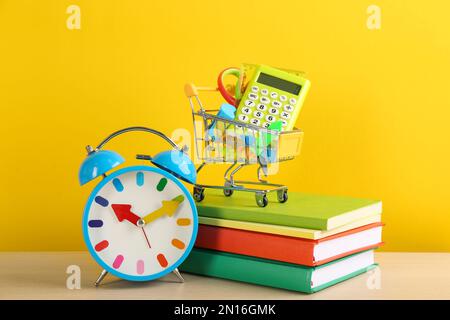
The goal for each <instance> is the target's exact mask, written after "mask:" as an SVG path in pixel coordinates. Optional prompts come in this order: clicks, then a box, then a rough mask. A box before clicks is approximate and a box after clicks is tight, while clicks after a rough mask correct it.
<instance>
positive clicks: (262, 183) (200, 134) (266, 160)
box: [185, 84, 303, 207]
mask: <svg viewBox="0 0 450 320" xmlns="http://www.w3.org/2000/svg"><path fill="white" fill-rule="evenodd" d="M200 91H210V92H214V91H217V89H216V88H210V87H196V86H195V85H193V84H186V86H185V94H186V96H187V97H188V99H189V104H190V106H191V109H192V119H193V123H194V139H195V142H194V144H195V150H196V155H197V158H198V159H199V160H200V161H201V164H200V166H199V167H198V168H197V173H199V172H200V170H202V169H203V168H204V167H205V166H206V165H207V164H219V163H227V164H230V166H229V167H228V168H227V169H226V171H225V174H224V179H225V182H224V184H223V185H204V184H198V183H197V184H195V185H194V192H193V196H194V199H195V200H196V201H197V202H200V201H202V200H203V199H204V197H205V193H204V191H205V189H206V188H212V189H222V190H223V193H224V195H225V196H227V197H230V196H231V195H232V194H233V192H234V191H245V192H253V193H255V198H256V203H257V204H258V206H260V207H265V206H267V204H268V199H267V194H268V193H269V192H277V197H278V201H279V202H281V203H284V202H286V201H287V200H288V194H287V191H288V188H287V186H285V185H282V184H274V183H269V182H268V181H267V180H265V178H266V177H267V175H268V166H269V165H271V164H274V163H278V162H282V161H287V160H292V159H294V158H295V156H297V155H298V154H299V153H300V147H301V143H302V140H303V132H302V131H301V130H298V129H295V128H294V130H292V131H282V132H280V131H277V130H269V129H266V128H262V127H259V126H255V125H252V124H247V123H243V122H239V121H234V120H229V119H225V118H222V117H219V116H216V115H213V114H211V113H210V112H216V111H218V110H206V109H205V108H204V107H203V104H202V102H201V100H200V98H199V94H198V93H199V92H200ZM248 165H257V166H258V167H257V181H243V180H236V179H235V175H236V173H237V172H238V171H239V170H241V169H242V168H244V167H245V166H248Z"/></svg>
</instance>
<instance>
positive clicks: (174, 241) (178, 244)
mask: <svg viewBox="0 0 450 320" xmlns="http://www.w3.org/2000/svg"><path fill="white" fill-rule="evenodd" d="M172 245H173V246H174V247H175V248H177V249H180V250H182V249H184V248H185V247H186V245H185V244H184V242H183V241H181V240H179V239H172Z"/></svg>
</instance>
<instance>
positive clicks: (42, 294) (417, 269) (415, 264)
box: [0, 252, 450, 299]
mask: <svg viewBox="0 0 450 320" xmlns="http://www.w3.org/2000/svg"><path fill="white" fill-rule="evenodd" d="M376 261H377V262H378V263H379V264H380V269H379V271H380V272H379V275H380V277H381V281H380V282H379V283H380V286H379V288H377V287H376V286H375V287H374V285H373V284H374V282H371V281H370V279H373V276H374V275H371V274H363V275H360V276H358V277H356V278H353V279H350V280H348V281H345V282H343V283H340V284H337V285H335V286H333V287H330V288H328V289H325V290H323V291H321V292H318V293H315V294H312V295H307V294H302V293H298V292H291V291H286V290H280V289H273V288H268V287H262V286H256V285H251V284H246V283H241V282H234V281H228V280H221V279H216V278H207V277H200V276H195V275H191V274H183V276H184V278H185V280H186V282H185V283H178V282H177V280H176V277H175V276H174V275H172V274H171V275H168V276H167V277H165V278H163V279H160V280H156V281H151V282H145V283H133V282H128V281H123V280H120V279H117V278H115V277H113V276H111V275H108V276H107V277H106V278H105V280H104V282H103V283H102V285H101V286H100V287H98V288H96V287H94V286H93V282H94V281H95V280H96V278H97V276H98V274H99V272H100V271H101V269H100V267H99V266H98V265H97V264H96V263H95V262H94V261H93V259H92V258H91V257H90V256H89V254H88V253H87V252H27V253H24V252H20V253H19V252H3V253H0V299H450V253H387V252H380V253H376ZM69 265H77V266H79V267H80V270H81V289H78V290H77V289H73V290H70V289H68V288H67V286H66V280H67V277H68V276H69V275H68V274H67V273H66V270H67V267H68V266H69ZM370 277H372V278H370ZM367 283H372V285H371V286H368V285H367Z"/></svg>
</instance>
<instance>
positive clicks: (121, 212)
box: [111, 204, 140, 226]
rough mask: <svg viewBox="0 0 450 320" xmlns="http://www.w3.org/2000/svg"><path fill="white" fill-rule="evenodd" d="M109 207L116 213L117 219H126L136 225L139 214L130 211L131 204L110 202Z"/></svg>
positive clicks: (120, 220)
mask: <svg viewBox="0 0 450 320" xmlns="http://www.w3.org/2000/svg"><path fill="white" fill-rule="evenodd" d="M111 208H112V209H113V211H114V213H115V214H116V217H117V219H118V220H119V222H122V221H123V220H127V221H129V222H131V223H132V224H134V225H135V226H137V222H138V220H139V219H140V217H139V216H137V215H135V214H134V213H133V212H131V205H129V204H112V205H111Z"/></svg>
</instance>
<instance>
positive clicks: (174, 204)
mask: <svg viewBox="0 0 450 320" xmlns="http://www.w3.org/2000/svg"><path fill="white" fill-rule="evenodd" d="M183 201H184V196H183V195H181V194H180V195H179V196H177V197H175V198H173V199H172V200H163V201H162V206H161V207H160V208H159V209H156V210H155V211H153V212H151V213H149V214H147V215H146V216H144V217H143V218H141V219H139V220H138V222H137V225H138V226H140V227H142V226H144V225H145V224H148V223H151V222H153V221H155V220H156V219H158V218H161V217H162V216H164V215H168V216H169V217H171V216H173V214H174V213H175V211H176V210H177V208H178V206H179V205H180V204H181V203H182V202H183Z"/></svg>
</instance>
